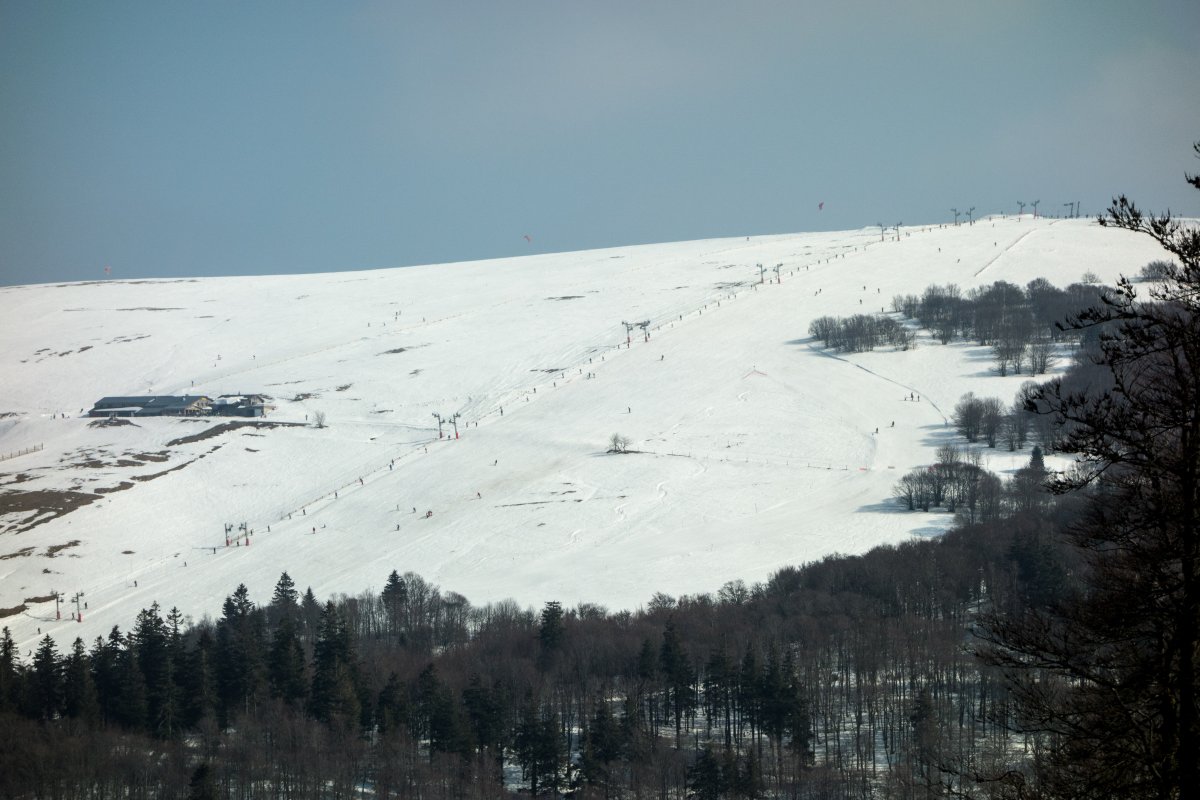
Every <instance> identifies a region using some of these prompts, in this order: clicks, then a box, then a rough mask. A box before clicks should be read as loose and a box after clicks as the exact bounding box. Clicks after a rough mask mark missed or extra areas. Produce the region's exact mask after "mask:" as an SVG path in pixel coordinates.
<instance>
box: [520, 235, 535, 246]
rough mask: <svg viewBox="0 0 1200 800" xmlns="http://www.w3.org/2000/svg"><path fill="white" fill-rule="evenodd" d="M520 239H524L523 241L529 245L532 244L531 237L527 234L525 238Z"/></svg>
mask: <svg viewBox="0 0 1200 800" xmlns="http://www.w3.org/2000/svg"><path fill="white" fill-rule="evenodd" d="M522 238H524V239H525V241H527V242H529V243H530V244H533V237H532V236H530V235H529V234H528V233H527V234H525V236H524V237H522Z"/></svg>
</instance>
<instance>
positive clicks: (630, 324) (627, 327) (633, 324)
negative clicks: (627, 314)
mask: <svg viewBox="0 0 1200 800" xmlns="http://www.w3.org/2000/svg"><path fill="white" fill-rule="evenodd" d="M621 324H622V325H624V326H625V346H626V347H629V342H630V337H631V336H632V334H633V329H634V328H636V327H637V325H638V324H637V323H636V322H626V321H625V320H621Z"/></svg>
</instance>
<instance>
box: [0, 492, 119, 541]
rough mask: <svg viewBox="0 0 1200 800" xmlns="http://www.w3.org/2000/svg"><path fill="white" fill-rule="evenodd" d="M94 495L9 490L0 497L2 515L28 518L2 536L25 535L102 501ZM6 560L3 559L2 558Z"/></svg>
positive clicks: (17, 521)
mask: <svg viewBox="0 0 1200 800" xmlns="http://www.w3.org/2000/svg"><path fill="white" fill-rule="evenodd" d="M100 497H101V495H99V494H95V493H93V492H70V491H62V490H57V489H35V490H33V491H28V492H24V491H21V490H19V489H10V490H9V491H6V492H4V493H3V494H0V514H22V513H23V514H25V516H24V517H23V518H21V519H18V520H15V521H13V522H11V523H8V524H7V525H5V526H4V528H3V529H2V530H0V532H3V533H24V532H25V531H27V530H30V529H32V528H34V527H36V526H38V525H41V524H42V523H43V522H49V521H50V520H52V519H55V518H57V517H61V516H63V515H65V514H70V513H71V512H72V511H74V510H75V509H77V508H81V507H83V506H86V505H87V504H89V503H94V502H95V501H97V500H99V499H100ZM0 558H3V556H0Z"/></svg>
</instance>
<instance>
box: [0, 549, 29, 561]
mask: <svg viewBox="0 0 1200 800" xmlns="http://www.w3.org/2000/svg"><path fill="white" fill-rule="evenodd" d="M31 555H33V548H32V547H22V548H21V549H20V550H15V551H13V552H11V553H4V554H3V555H0V561H8V560H9V559H10V558H24V557H25V556H31Z"/></svg>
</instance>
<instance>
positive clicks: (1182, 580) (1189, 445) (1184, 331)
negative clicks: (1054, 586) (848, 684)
mask: <svg viewBox="0 0 1200 800" xmlns="http://www.w3.org/2000/svg"><path fill="white" fill-rule="evenodd" d="M1195 150H1196V152H1197V154H1198V155H1200V143H1197V144H1196V145H1195ZM1187 180H1188V182H1189V183H1190V184H1192V185H1193V186H1194V187H1195V188H1197V189H1200V176H1188V178H1187ZM1100 223H1101V224H1102V225H1105V226H1111V227H1116V228H1123V229H1126V230H1130V231H1136V232H1140V233H1143V234H1146V235H1148V236H1150V237H1151V238H1152V239H1154V240H1156V241H1157V242H1158V243H1159V244H1160V245H1162V246H1163V248H1164V249H1166V250H1167V251H1168V252H1170V253H1171V254H1173V255H1174V256H1175V257H1176V258H1177V259H1178V263H1173V262H1172V263H1170V264H1169V265H1167V266H1166V267H1165V269H1164V275H1163V278H1162V280H1161V282H1160V283H1157V284H1155V285H1154V286H1153V287H1151V288H1150V289H1149V292H1148V294H1149V297H1148V299H1142V298H1141V297H1140V296H1139V292H1138V289H1137V288H1136V287H1135V285H1134V283H1133V282H1132V281H1130V280H1128V279H1126V278H1122V279H1121V281H1120V282H1119V283H1118V285H1117V288H1116V290H1115V291H1109V292H1107V293H1106V294H1104V295H1103V297H1102V304H1101V305H1100V306H1098V307H1095V308H1092V309H1090V310H1086V311H1084V312H1082V313H1080V314H1078V315H1077V316H1076V317H1074V318H1073V319H1071V320H1069V326H1070V327H1071V328H1073V329H1075V330H1079V331H1084V332H1089V333H1093V334H1096V336H1095V342H1096V350H1097V355H1096V357H1095V359H1094V361H1095V363H1096V364H1097V365H1098V366H1100V367H1102V368H1103V369H1102V371H1101V372H1099V373H1097V372H1096V371H1093V373H1092V374H1091V375H1089V381H1088V383H1090V384H1091V386H1090V387H1089V388H1088V389H1087V390H1081V391H1074V390H1072V389H1071V388H1069V384H1068V383H1067V381H1066V380H1056V381H1052V382H1051V383H1049V384H1047V385H1045V386H1043V387H1042V388H1041V389H1040V390H1039V391H1037V392H1035V393H1033V395H1032V396H1031V397H1030V400H1029V406H1030V409H1031V410H1032V411H1037V412H1040V413H1046V414H1050V415H1053V417H1054V418H1055V419H1056V420H1057V421H1058V422H1059V423H1060V425H1061V431H1062V434H1061V436H1060V438H1059V440H1058V441H1056V442H1055V443H1054V445H1055V449H1056V450H1058V451H1060V452H1064V453H1069V454H1074V455H1075V456H1076V459H1077V464H1078V468H1077V469H1076V470H1074V471H1072V472H1069V473H1064V474H1061V475H1058V476H1056V478H1055V479H1054V480H1053V481H1052V482H1051V485H1052V487H1053V488H1054V489H1055V491H1057V492H1060V493H1066V492H1073V493H1082V494H1083V495H1084V496H1085V497H1086V500H1087V503H1088V511H1087V514H1086V515H1085V518H1084V520H1083V521H1082V522H1081V523H1080V524H1077V525H1075V526H1074V527H1073V528H1071V529H1070V531H1069V542H1070V544H1072V545H1073V546H1074V547H1075V548H1076V549H1077V552H1079V553H1080V554H1082V555H1083V556H1084V557H1085V558H1086V559H1087V568H1086V569H1084V570H1080V571H1078V573H1077V574H1076V580H1075V582H1074V583H1073V585H1071V586H1069V587H1067V589H1068V592H1067V595H1066V597H1065V598H1064V599H1063V600H1061V601H1060V602H1058V603H1056V604H1054V605H1052V606H1051V607H1050V608H1049V609H1048V610H1044V611H1042V610H1037V609H1031V610H1028V611H1024V612H1010V613H1007V614H1005V613H997V614H995V615H993V616H992V618H991V619H990V620H988V624H987V626H986V627H985V629H984V636H985V642H986V644H987V646H986V647H985V649H984V653H985V655H986V657H988V658H989V659H990V660H991V661H992V662H993V663H995V664H998V665H1000V666H1001V667H1003V668H1004V669H1005V670H1006V673H1007V676H1008V678H1009V689H1010V691H1012V692H1013V695H1014V698H1015V699H1016V701H1017V703H1018V707H1019V709H1020V710H1021V712H1022V720H1023V723H1024V725H1025V727H1026V729H1027V730H1031V731H1037V732H1038V733H1039V734H1040V735H1041V736H1042V738H1043V743H1044V750H1043V752H1044V753H1045V756H1044V758H1042V759H1040V760H1039V764H1038V766H1039V772H1038V777H1039V783H1040V785H1039V791H1040V792H1041V793H1042V794H1043V795H1044V796H1047V797H1076V796H1093V797H1101V796H1105V797H1114V796H1121V797H1156V798H1168V797H1169V798H1178V799H1179V800H1190V798H1196V797H1200V757H1198V756H1200V230H1198V229H1197V228H1196V227H1195V225H1193V224H1182V223H1180V222H1179V221H1177V220H1174V219H1172V218H1171V216H1170V215H1169V214H1164V215H1162V216H1157V217H1155V216H1153V215H1150V216H1147V215H1146V214H1144V213H1143V212H1142V211H1141V210H1140V209H1138V208H1137V207H1136V206H1135V205H1134V204H1133V203H1132V202H1131V201H1130V200H1128V199H1127V198H1126V197H1124V196H1122V197H1119V198H1117V199H1115V200H1114V201H1113V204H1112V206H1111V207H1110V208H1109V210H1108V213H1107V214H1106V215H1105V216H1104V217H1102V218H1101V219H1100ZM1100 377H1102V378H1104V379H1105V381H1106V383H1102V382H1101V381H1100V380H1099V379H1098V378H1100Z"/></svg>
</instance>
